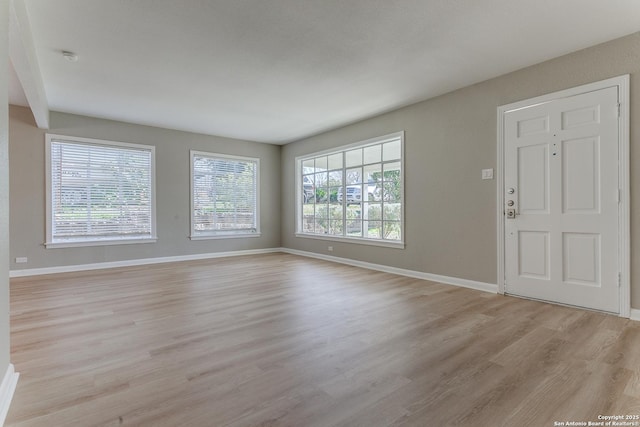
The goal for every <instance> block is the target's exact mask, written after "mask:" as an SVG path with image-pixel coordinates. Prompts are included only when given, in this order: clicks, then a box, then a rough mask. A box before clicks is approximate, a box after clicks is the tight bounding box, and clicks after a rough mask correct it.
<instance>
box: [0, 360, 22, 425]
mask: <svg viewBox="0 0 640 427" xmlns="http://www.w3.org/2000/svg"><path fill="white" fill-rule="evenodd" d="M19 376H20V374H19V373H17V372H16V371H15V369H14V368H13V365H12V364H11V363H9V366H8V367H7V372H6V373H5V374H4V378H3V379H2V385H0V425H4V420H5V419H6V418H7V413H8V412H9V406H10V405H11V400H12V399H13V392H14V391H16V384H18V377H19Z"/></svg>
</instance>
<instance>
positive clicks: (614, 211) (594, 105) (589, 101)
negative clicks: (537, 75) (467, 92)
mask: <svg viewBox="0 0 640 427" xmlns="http://www.w3.org/2000/svg"><path fill="white" fill-rule="evenodd" d="M618 102H619V101H618V88H617V87H609V88H606V89H600V90H596V91H592V92H588V93H583V94H579V95H574V96H570V97H566V98H560V99H556V100H553V101H550V102H545V103H541V104H537V105H531V106H528V107H524V108H520V109H517V110H514V111H508V112H506V113H505V115H504V202H505V206H504V209H505V220H504V225H505V226H504V251H505V254H504V262H505V265H504V273H505V292H506V293H509V294H513V295H519V296H524V297H529V298H536V299H542V300H547V301H553V302H559V303H563V304H570V305H576V306H581V307H587V308H592V309H597V310H603V311H608V312H612V313H618V312H619V310H620V308H619V307H620V305H619V298H620V295H619V294H620V291H619V271H620V268H619V265H620V264H619V254H618V247H619V242H618V239H619V236H618V229H619V224H618V218H619V212H618V203H619V197H620V195H619V183H618V176H619V170H618V162H619V152H618V151H619V144H618V142H619V138H618V133H619V129H618V120H619V118H618V116H619V107H618Z"/></svg>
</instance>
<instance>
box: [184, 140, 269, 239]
mask: <svg viewBox="0 0 640 427" xmlns="http://www.w3.org/2000/svg"><path fill="white" fill-rule="evenodd" d="M258 169H259V160H258V159H254V158H243V157H235V156H223V155H219V154H211V153H203V152H196V151H192V152H191V172H192V178H191V200H192V209H191V237H192V238H199V237H200V238H207V237H216V236H225V235H226V236H229V235H243V234H254V233H258V232H259V229H258V228H259V219H258V177H259V170H258Z"/></svg>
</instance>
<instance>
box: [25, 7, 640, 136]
mask: <svg viewBox="0 0 640 427" xmlns="http://www.w3.org/2000/svg"><path fill="white" fill-rule="evenodd" d="M24 1H25V3H26V6H27V11H28V17H29V20H30V23H31V29H32V33H33V34H32V35H33V40H34V44H35V48H36V52H37V59H38V62H39V64H40V72H41V74H42V79H43V81H44V87H45V91H46V96H47V100H48V105H49V108H50V109H51V110H54V111H62V112H70V113H76V114H82V115H87V116H95V117H102V118H108V119H114V120H120V121H125V122H133V123H140V124H147V125H153V126H160V127H164V128H172V129H180V130H186V131H192V132H199V133H205V134H213V135H220V136H227V137H233V138H240V139H248V140H253V141H260V142H268V143H276V144H281V143H287V142H290V141H294V140H297V139H301V138H303V137H306V136H309V135H313V134H316V133H319V132H322V131H326V130H329V129H333V128H336V127H339V126H342V125H345V124H347V123H351V122H354V121H357V120H360V119H364V118H367V117H371V116H373V115H376V114H379V113H381V112H385V111H389V110H393V109H395V108H398V107H401V106H404V105H408V104H412V103H415V102H417V101H421V100H424V99H427V98H431V97H434V96H437V95H440V94H443V93H446V92H449V91H451V90H454V89H457V88H460V87H464V86H467V85H469V84H472V83H475V82H479V81H483V80H486V79H488V78H491V77H495V76H498V75H501V74H504V73H507V72H510V71H513V70H517V69H520V68H522V67H525V66H528V65H532V64H535V63H538V62H541V61H544V60H547V59H550V58H553V57H557V56H560V55H563V54H566V53H569V52H572V51H575V50H578V49H581V48H584V47H588V46H592V45H595V44H598V43H600V42H604V41H607V40H611V39H614V38H617V37H620V36H623V35H626V34H630V33H633V32H635V31H638V30H640V1H638V0H482V1H478V0H393V1H392V0H181V1H175V0H136V1H131V0H82V1H78V0H56V1H52V0H24ZM62 50H69V51H73V52H75V53H77V54H78V56H79V61H78V62H76V63H71V62H67V61H65V60H64V59H63V57H62V55H61V51H62ZM14 84H16V83H15V82H14ZM12 93H19V92H16V90H13V92H12ZM12 102H17V103H19V102H20V101H19V100H16V99H15V98H14V99H13V100H12ZM22 102H24V100H22Z"/></svg>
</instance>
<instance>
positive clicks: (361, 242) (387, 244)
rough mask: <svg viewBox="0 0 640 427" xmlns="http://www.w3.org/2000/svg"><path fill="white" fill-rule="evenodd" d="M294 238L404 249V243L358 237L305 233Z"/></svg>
mask: <svg viewBox="0 0 640 427" xmlns="http://www.w3.org/2000/svg"><path fill="white" fill-rule="evenodd" d="M296 237H302V238H306V239H316V240H330V241H333V242H344V243H355V244H359V245H369V246H382V247H385V248H395V249H404V242H399V241H391V240H373V239H363V238H358V237H341V236H330V235H325V234H307V233H296Z"/></svg>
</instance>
